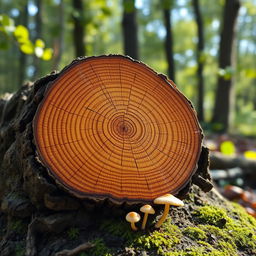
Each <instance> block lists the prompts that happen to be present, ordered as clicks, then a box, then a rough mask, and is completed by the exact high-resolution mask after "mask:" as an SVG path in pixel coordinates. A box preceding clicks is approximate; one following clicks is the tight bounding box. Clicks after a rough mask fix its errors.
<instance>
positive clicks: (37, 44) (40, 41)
mask: <svg viewBox="0 0 256 256" xmlns="http://www.w3.org/2000/svg"><path fill="white" fill-rule="evenodd" d="M35 47H40V48H44V47H45V43H44V41H43V40H42V39H36V42H35Z"/></svg>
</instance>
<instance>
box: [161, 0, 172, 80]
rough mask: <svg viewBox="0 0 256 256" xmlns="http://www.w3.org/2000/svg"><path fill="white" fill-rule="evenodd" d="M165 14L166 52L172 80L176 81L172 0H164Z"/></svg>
mask: <svg viewBox="0 0 256 256" xmlns="http://www.w3.org/2000/svg"><path fill="white" fill-rule="evenodd" d="M163 14H164V23H165V30H166V36H165V42H164V43H165V54H166V60H167V62H168V75H169V78H170V79H171V80H173V81H174V82H175V63H174V57H173V36H172V25H171V6H170V1H164V3H163Z"/></svg>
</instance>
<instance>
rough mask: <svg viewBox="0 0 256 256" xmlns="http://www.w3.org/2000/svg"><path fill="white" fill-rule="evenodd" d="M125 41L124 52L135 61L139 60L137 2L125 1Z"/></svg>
mask: <svg viewBox="0 0 256 256" xmlns="http://www.w3.org/2000/svg"><path fill="white" fill-rule="evenodd" d="M122 27H123V41H124V52H125V54H126V55H129V56H131V57H132V58H134V59H137V60H138V59H139V49H138V27H137V19H136V7H135V0H123V20H122Z"/></svg>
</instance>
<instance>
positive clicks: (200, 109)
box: [193, 0, 204, 121]
mask: <svg viewBox="0 0 256 256" xmlns="http://www.w3.org/2000/svg"><path fill="white" fill-rule="evenodd" d="M193 7H194V11H195V19H196V24H197V38H198V42H197V79H198V103H197V113H198V119H199V121H204V77H203V69H204V61H203V58H202V57H203V56H202V54H203V52H204V25H203V21H202V15H201V11H200V5H199V0H193Z"/></svg>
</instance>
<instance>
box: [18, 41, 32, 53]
mask: <svg viewBox="0 0 256 256" xmlns="http://www.w3.org/2000/svg"><path fill="white" fill-rule="evenodd" d="M20 50H21V51H22V52H23V53H25V54H33V53H34V46H33V44H32V42H30V41H28V42H27V43H25V44H21V45H20Z"/></svg>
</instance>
